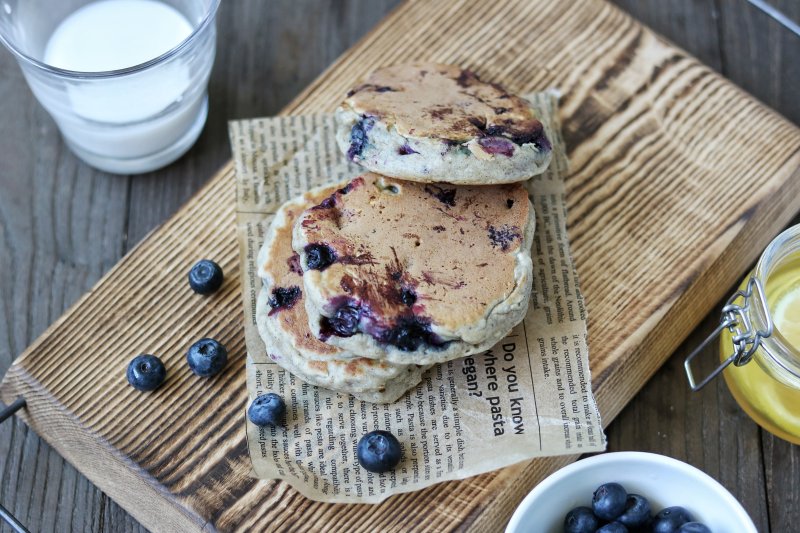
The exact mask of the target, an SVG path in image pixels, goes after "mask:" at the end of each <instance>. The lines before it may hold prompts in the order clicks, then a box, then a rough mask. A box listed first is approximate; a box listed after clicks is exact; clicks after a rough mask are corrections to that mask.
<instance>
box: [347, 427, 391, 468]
mask: <svg viewBox="0 0 800 533" xmlns="http://www.w3.org/2000/svg"><path fill="white" fill-rule="evenodd" d="M357 455H358V462H359V463H360V464H361V466H362V467H364V468H365V469H366V470H369V471H370V472H374V473H376V474H381V473H383V472H388V471H390V470H393V469H394V467H396V466H397V465H398V464H399V463H400V455H401V450H400V441H398V440H397V437H395V436H394V435H392V434H391V433H389V432H388V431H382V430H377V431H370V432H369V433H367V434H366V435H364V436H363V437H361V440H360V441H358V450H357Z"/></svg>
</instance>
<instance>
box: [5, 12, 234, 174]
mask: <svg viewBox="0 0 800 533" xmlns="http://www.w3.org/2000/svg"><path fill="white" fill-rule="evenodd" d="M219 1H220V0H0V41H2V42H3V44H5V46H6V47H7V48H8V49H9V50H11V52H12V53H13V54H14V55H15V56H16V58H17V61H18V62H19V64H20V67H21V68H22V72H23V74H24V75H25V78H26V80H27V81H28V84H29V85H30V88H31V90H32V91H33V93H34V94H35V95H36V98H37V99H38V100H39V102H40V103H41V104H42V105H43V106H44V107H45V109H47V111H48V112H49V113H50V115H51V116H52V117H53V119H54V120H55V121H56V123H57V124H58V127H59V129H60V130H61V133H62V134H63V136H64V139H65V141H66V143H67V144H68V145H69V147H70V148H71V149H72V151H73V152H75V154H77V155H78V157H80V158H81V159H83V160H84V161H85V162H86V163H88V164H90V165H92V166H94V167H96V168H99V169H101V170H105V171H107V172H112V173H116V174H138V173H143V172H149V171H151V170H155V169H157V168H161V167H163V166H165V165H167V164H169V163H171V162H172V161H174V160H176V159H177V158H179V157H180V156H181V155H183V153H184V152H186V151H187V150H188V149H189V148H190V147H191V146H192V144H194V142H195V140H196V139H197V137H198V136H199V135H200V132H201V131H202V129H203V125H204V124H205V121H206V115H207V113H208V96H207V93H206V87H207V85H208V77H209V74H210V72H211V66H212V65H213V63H214V50H215V45H216V28H215V16H216V12H217V8H218V7H219Z"/></svg>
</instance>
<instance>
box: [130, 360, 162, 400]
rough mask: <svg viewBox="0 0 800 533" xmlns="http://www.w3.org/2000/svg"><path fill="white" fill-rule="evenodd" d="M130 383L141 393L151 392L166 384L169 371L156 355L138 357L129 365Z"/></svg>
mask: <svg viewBox="0 0 800 533" xmlns="http://www.w3.org/2000/svg"><path fill="white" fill-rule="evenodd" d="M127 377H128V383H130V384H131V385H132V386H133V388H135V389H137V390H140V391H151V390H155V389H157V388H158V386H159V385H161V384H162V383H164V379H165V378H166V377H167V369H166V368H164V363H162V362H161V359H159V358H158V357H156V356H155V355H149V354H143V355H137V356H136V357H134V358H133V360H132V361H131V362H130V363H129V364H128V371H127Z"/></svg>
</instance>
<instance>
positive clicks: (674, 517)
mask: <svg viewBox="0 0 800 533" xmlns="http://www.w3.org/2000/svg"><path fill="white" fill-rule="evenodd" d="M687 522H694V518H693V517H692V515H691V514H690V513H689V511H687V510H686V509H684V508H683V507H680V506H675V507H667V508H666V509H662V510H661V511H659V513H658V514H657V515H656V517H655V518H654V519H653V524H652V528H653V533H675V532H676V531H678V529H680V527H681V526H682V525H684V524H685V523H687Z"/></svg>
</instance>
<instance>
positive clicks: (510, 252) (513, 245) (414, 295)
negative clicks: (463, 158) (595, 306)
mask: <svg viewBox="0 0 800 533" xmlns="http://www.w3.org/2000/svg"><path fill="white" fill-rule="evenodd" d="M534 220H535V219H534V213H533V207H532V206H531V204H530V201H529V200H528V196H527V193H526V191H525V189H524V188H523V187H522V185H521V184H517V183H515V184H506V185H498V186H494V187H483V186H466V185H449V184H444V183H439V184H435V185H434V184H423V183H416V182H409V181H401V180H397V179H393V178H387V177H384V176H379V175H377V174H373V173H367V174H364V175H362V176H360V177H358V178H356V179H354V180H353V181H351V182H350V183H349V184H347V185H346V186H345V187H342V188H340V189H339V190H337V191H336V192H334V193H333V194H332V195H331V196H329V197H328V198H326V199H325V200H323V201H322V202H320V203H319V204H318V205H316V206H314V207H312V208H311V209H308V210H306V211H305V212H304V213H303V214H302V215H300V217H299V218H298V219H297V222H296V224H295V227H294V237H293V239H292V245H293V246H294V250H295V251H296V252H297V253H298V254H299V256H300V265H301V267H302V269H303V271H304V273H303V283H304V288H305V303H306V310H307V312H308V318H309V326H310V328H311V331H312V332H313V333H314V334H315V335H317V336H318V337H319V338H321V339H322V340H324V341H326V342H327V343H328V344H332V345H335V346H338V347H339V348H342V349H344V350H348V351H349V352H351V353H357V354H359V355H362V356H364V357H372V358H376V359H383V360H387V361H389V362H392V363H395V364H419V365H425V364H431V363H436V362H442V361H447V360H450V359H454V358H456V357H462V356H464V355H468V354H472V353H476V352H480V351H483V350H486V349H488V348H491V347H492V346H493V345H494V344H495V343H497V342H498V341H499V340H500V339H502V338H503V337H504V336H505V335H507V334H508V333H509V332H510V331H511V329H512V328H513V327H514V326H515V325H517V324H518V323H519V322H520V321H521V320H522V319H523V317H524V316H525V313H526V311H527V308H528V300H529V297H530V289H531V276H532V265H531V256H530V248H531V243H532V239H533V230H534V225H535V222H534Z"/></svg>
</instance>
